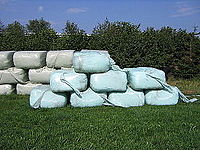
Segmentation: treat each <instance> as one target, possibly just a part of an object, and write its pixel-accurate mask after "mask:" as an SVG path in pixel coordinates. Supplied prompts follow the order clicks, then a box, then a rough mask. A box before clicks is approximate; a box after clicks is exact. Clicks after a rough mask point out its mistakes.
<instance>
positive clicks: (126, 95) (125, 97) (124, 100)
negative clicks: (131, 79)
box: [104, 87, 144, 107]
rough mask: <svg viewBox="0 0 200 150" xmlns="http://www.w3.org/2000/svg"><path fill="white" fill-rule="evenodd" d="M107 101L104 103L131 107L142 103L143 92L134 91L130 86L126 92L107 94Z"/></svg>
mask: <svg viewBox="0 0 200 150" xmlns="http://www.w3.org/2000/svg"><path fill="white" fill-rule="evenodd" d="M108 101H109V103H108V102H105V104H104V105H113V106H120V107H133V106H143V105H144V92H143V91H135V90H133V89H131V88H130V87H129V88H128V89H127V91H126V92H112V93H110V94H109V96H108Z"/></svg>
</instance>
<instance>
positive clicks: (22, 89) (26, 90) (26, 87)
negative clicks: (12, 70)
mask: <svg viewBox="0 0 200 150" xmlns="http://www.w3.org/2000/svg"><path fill="white" fill-rule="evenodd" d="M40 85H42V84H33V83H27V84H20V83H18V84H17V86H16V90H17V94H19V95H30V93H31V91H32V89H33V88H35V87H37V86H40Z"/></svg>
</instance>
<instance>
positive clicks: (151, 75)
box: [125, 67, 166, 90]
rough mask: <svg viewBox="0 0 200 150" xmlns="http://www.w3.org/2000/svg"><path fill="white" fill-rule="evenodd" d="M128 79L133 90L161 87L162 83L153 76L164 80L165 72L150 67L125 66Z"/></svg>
mask: <svg viewBox="0 0 200 150" xmlns="http://www.w3.org/2000/svg"><path fill="white" fill-rule="evenodd" d="M125 70H127V71H128V81H129V85H130V86H131V88H133V89H134V90H144V89H163V86H162V84H160V82H158V81H157V80H156V79H155V78H157V79H159V80H161V81H163V82H166V79H165V73H164V72H163V71H162V70H159V69H155V68H151V67H138V68H127V69H125Z"/></svg>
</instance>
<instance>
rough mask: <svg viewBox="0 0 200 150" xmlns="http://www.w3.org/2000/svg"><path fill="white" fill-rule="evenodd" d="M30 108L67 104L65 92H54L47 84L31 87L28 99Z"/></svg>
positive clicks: (54, 106)
mask: <svg viewBox="0 0 200 150" xmlns="http://www.w3.org/2000/svg"><path fill="white" fill-rule="evenodd" d="M29 103H30V106H31V107H32V108H57V107H64V106H65V105H66V104H67V93H54V92H52V91H51V90H50V87H49V86H45V85H41V86H37V87H35V88H33V90H32V91H31V94H30V100H29Z"/></svg>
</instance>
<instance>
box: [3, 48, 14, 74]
mask: <svg viewBox="0 0 200 150" xmlns="http://www.w3.org/2000/svg"><path fill="white" fill-rule="evenodd" d="M14 53H15V52H14V51H0V70H5V69H8V68H10V67H13V66H14V64H13V54H14Z"/></svg>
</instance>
